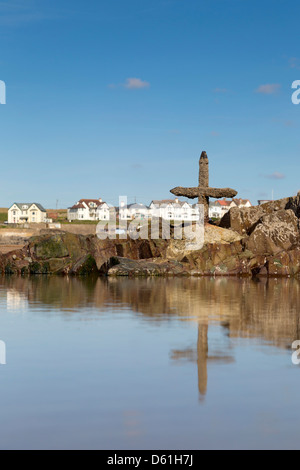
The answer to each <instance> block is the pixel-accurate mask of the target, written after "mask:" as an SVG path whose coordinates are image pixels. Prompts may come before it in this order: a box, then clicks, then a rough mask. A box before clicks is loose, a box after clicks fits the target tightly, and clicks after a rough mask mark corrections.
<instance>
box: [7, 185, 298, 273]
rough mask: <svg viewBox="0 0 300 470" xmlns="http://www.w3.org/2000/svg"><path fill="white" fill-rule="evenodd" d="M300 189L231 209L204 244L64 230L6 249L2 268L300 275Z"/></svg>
mask: <svg viewBox="0 0 300 470" xmlns="http://www.w3.org/2000/svg"><path fill="white" fill-rule="evenodd" d="M299 218H300V193H298V195H297V196H296V197H291V198H285V199H281V200H278V201H274V202H270V203H267V204H264V205H261V206H257V207H251V208H244V209H238V208H233V209H231V210H230V211H229V212H228V213H227V214H226V215H225V216H224V217H223V219H222V220H221V223H220V227H216V226H212V225H209V224H207V225H206V226H205V243H204V246H203V248H202V249H201V250H197V251H187V249H186V243H185V241H184V240H174V239H171V240H163V239H158V240H132V239H130V238H129V239H127V240H119V239H117V240H109V239H107V240H99V239H98V238H97V237H96V236H83V235H76V234H72V233H67V232H63V231H56V232H53V231H49V232H45V233H44V234H42V235H40V236H36V237H32V238H31V239H30V240H29V241H28V242H27V243H26V245H25V246H24V248H23V249H21V250H16V251H13V252H10V253H7V254H5V255H0V272H1V273H2V274H23V275H25V274H74V275H87V274H93V273H94V274H96V275H99V274H102V275H110V276H159V275H185V276H188V275H198V276H203V275H208V276H211V275H214V276H216V275H238V276H275V277H277V276H299V275H300V232H299Z"/></svg>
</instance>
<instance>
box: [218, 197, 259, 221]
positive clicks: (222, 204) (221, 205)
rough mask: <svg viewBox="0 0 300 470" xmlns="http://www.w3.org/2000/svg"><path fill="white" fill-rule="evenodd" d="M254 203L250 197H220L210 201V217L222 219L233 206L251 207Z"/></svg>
mask: <svg viewBox="0 0 300 470" xmlns="http://www.w3.org/2000/svg"><path fill="white" fill-rule="evenodd" d="M251 206H252V204H251V202H250V201H249V199H238V198H235V199H230V200H227V199H225V198H223V199H218V200H216V201H210V203H209V217H211V218H217V219H220V218H222V217H223V215H224V214H226V212H228V211H229V209H231V208H232V207H239V208H242V207H251Z"/></svg>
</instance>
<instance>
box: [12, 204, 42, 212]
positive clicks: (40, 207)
mask: <svg viewBox="0 0 300 470" xmlns="http://www.w3.org/2000/svg"><path fill="white" fill-rule="evenodd" d="M33 204H34V205H35V206H36V207H37V208H38V209H40V211H42V212H46V209H45V208H44V207H43V206H42V204H39V203H38V202H14V203H13V204H12V205H11V207H12V206H14V205H16V206H18V208H19V209H20V210H21V211H22V210H24V209H23V207H22V206H28V209H30V207H31V206H32V205H33ZM11 207H10V208H11Z"/></svg>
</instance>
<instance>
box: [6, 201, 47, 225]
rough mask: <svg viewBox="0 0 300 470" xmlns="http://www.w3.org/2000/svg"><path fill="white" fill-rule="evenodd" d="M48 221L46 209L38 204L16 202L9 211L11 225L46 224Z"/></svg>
mask: <svg viewBox="0 0 300 470" xmlns="http://www.w3.org/2000/svg"><path fill="white" fill-rule="evenodd" d="M46 219H47V212H46V209H44V208H43V206H42V205H41V204H38V203H36V202H30V203H27V202H26V203H25V202H23V203H19V202H15V203H14V204H13V205H12V206H11V207H10V208H9V209H8V223H9V224H24V223H45V222H46Z"/></svg>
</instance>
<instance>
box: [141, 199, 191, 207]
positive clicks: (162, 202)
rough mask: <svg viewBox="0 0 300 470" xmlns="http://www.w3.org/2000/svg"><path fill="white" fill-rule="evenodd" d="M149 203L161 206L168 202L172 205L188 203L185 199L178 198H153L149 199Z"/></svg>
mask: <svg viewBox="0 0 300 470" xmlns="http://www.w3.org/2000/svg"><path fill="white" fill-rule="evenodd" d="M151 204H154V205H155V206H157V205H158V206H161V207H166V206H167V205H168V204H172V205H174V206H183V205H184V204H188V205H190V204H189V203H188V202H186V201H179V199H161V200H157V199H153V201H151V203H150V205H151Z"/></svg>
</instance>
